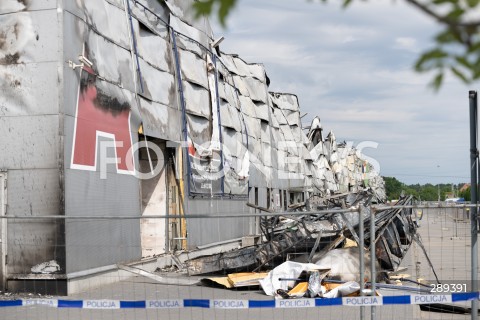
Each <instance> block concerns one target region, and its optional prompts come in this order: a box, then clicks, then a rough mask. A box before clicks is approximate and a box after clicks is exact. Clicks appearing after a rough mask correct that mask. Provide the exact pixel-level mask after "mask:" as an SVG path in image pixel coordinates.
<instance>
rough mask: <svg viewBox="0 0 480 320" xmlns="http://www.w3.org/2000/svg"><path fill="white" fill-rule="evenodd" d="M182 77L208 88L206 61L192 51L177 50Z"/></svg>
mask: <svg viewBox="0 0 480 320" xmlns="http://www.w3.org/2000/svg"><path fill="white" fill-rule="evenodd" d="M179 54H180V67H181V70H182V79H183V80H187V81H189V82H192V83H195V84H198V85H200V86H202V87H204V88H205V89H207V90H208V78H207V62H206V61H205V59H201V58H200V57H199V56H197V55H196V54H194V53H191V52H189V51H185V50H179Z"/></svg>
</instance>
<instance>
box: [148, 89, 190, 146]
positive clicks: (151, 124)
mask: <svg viewBox="0 0 480 320" xmlns="http://www.w3.org/2000/svg"><path fill="white" fill-rule="evenodd" d="M139 101H140V105H139V111H140V115H141V118H142V124H143V131H144V134H145V135H147V136H151V137H155V138H159V139H164V140H170V141H181V140H182V127H183V126H182V123H181V119H182V114H181V112H180V110H177V109H173V108H170V107H168V106H166V105H163V104H160V103H156V102H152V101H148V100H145V99H143V98H141V97H140V98H139Z"/></svg>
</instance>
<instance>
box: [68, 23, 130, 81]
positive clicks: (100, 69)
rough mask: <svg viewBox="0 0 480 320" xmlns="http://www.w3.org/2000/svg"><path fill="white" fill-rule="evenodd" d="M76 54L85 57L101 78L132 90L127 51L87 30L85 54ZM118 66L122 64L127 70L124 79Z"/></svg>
mask: <svg viewBox="0 0 480 320" xmlns="http://www.w3.org/2000/svg"><path fill="white" fill-rule="evenodd" d="M78 54H79V55H80V54H82V55H85V57H87V58H88V60H90V61H91V62H92V63H93V66H92V69H93V70H94V71H95V72H96V73H97V74H99V75H100V76H101V77H103V78H105V79H107V80H108V81H111V82H114V83H117V84H122V86H124V85H125V87H127V88H133V78H132V75H131V74H132V69H131V66H132V64H131V56H130V53H129V52H128V51H126V50H124V49H122V48H120V47H118V45H115V44H114V43H112V42H111V41H108V40H106V39H105V38H104V37H102V36H100V35H99V34H97V33H96V32H95V31H93V30H91V29H88V31H87V40H86V43H85V52H78ZM72 58H73V57H72ZM76 58H77V57H75V59H76ZM119 64H123V65H124V68H126V69H127V70H124V72H123V74H125V75H126V78H122V74H120V70H121V69H120V68H119V67H118V66H119Z"/></svg>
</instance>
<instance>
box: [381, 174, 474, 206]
mask: <svg viewBox="0 0 480 320" xmlns="http://www.w3.org/2000/svg"><path fill="white" fill-rule="evenodd" d="M383 179H384V181H385V189H386V191H387V199H388V200H395V199H398V198H399V197H400V195H401V194H402V192H403V193H404V194H405V195H413V196H414V197H415V198H417V199H419V200H423V201H437V200H438V195H439V192H440V200H442V201H443V200H445V198H446V197H447V194H449V193H451V192H452V188H453V189H456V190H460V188H461V187H462V185H463V184H458V185H452V184H447V183H441V184H437V185H433V184H431V183H427V184H424V185H420V184H418V183H417V184H411V185H406V184H404V183H402V182H400V181H398V180H397V179H396V178H394V177H383ZM467 190H468V191H464V192H461V193H459V194H458V195H457V196H458V197H460V198H464V199H465V200H466V201H470V188H468V189H467Z"/></svg>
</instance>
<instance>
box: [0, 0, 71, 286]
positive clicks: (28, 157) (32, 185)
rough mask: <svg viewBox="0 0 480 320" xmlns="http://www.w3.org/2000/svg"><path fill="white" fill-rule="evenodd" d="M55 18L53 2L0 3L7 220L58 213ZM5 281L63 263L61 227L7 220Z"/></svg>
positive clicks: (1, 160)
mask: <svg viewBox="0 0 480 320" xmlns="http://www.w3.org/2000/svg"><path fill="white" fill-rule="evenodd" d="M60 21H61V19H60V18H59V14H58V12H57V4H56V3H54V2H53V1H16V0H5V1H1V3H0V91H1V92H2V94H1V95H0V137H1V138H0V170H3V171H6V172H7V174H8V180H7V190H8V199H7V202H8V208H7V213H6V214H7V215H16V216H44V215H61V214H63V210H62V207H63V200H62V192H63V181H62V168H61V167H62V166H61V163H62V158H61V157H62V156H61V150H62V138H61V137H62V135H63V133H62V132H63V128H62V119H61V116H60V113H61V112H60V108H61V101H62V86H61V84H59V81H61V80H60V79H61V67H62V63H61V58H62V57H61V55H62V48H61V41H60V40H59V37H60V35H61V25H60ZM7 230H8V233H7V239H3V240H4V241H7V253H2V254H7V257H8V258H7V262H6V263H7V265H8V268H7V270H8V276H9V277H10V276H12V275H22V274H28V273H30V268H31V267H32V266H34V265H36V264H38V263H40V262H44V261H49V260H53V259H55V260H57V261H58V262H59V263H60V264H62V265H64V262H65V259H64V252H63V243H64V239H63V223H62V222H54V223H52V221H47V220H45V221H41V220H8V226H7Z"/></svg>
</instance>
